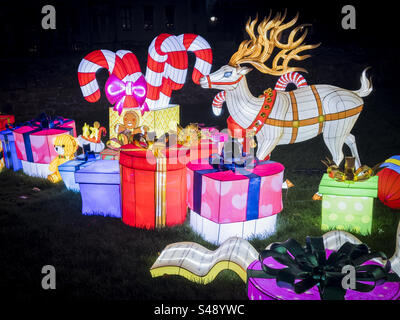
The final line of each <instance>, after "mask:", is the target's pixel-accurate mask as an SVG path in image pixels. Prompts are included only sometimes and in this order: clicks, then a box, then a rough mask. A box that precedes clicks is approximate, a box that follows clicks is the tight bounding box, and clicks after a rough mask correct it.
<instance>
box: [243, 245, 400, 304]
mask: <svg viewBox="0 0 400 320" xmlns="http://www.w3.org/2000/svg"><path fill="white" fill-rule="evenodd" d="M376 259H380V260H381V261H386V264H380V263H379V262H378V260H376ZM349 265H350V266H353V267H354V277H355V278H354V284H353V285H354V286H355V287H350V288H348V289H346V288H345V285H344V284H343V283H347V279H344V277H345V276H346V275H347V274H348V273H347V272H344V271H343V270H344V269H343V267H344V266H349ZM343 279H344V280H345V281H344V282H343ZM247 293H248V297H249V299H250V300H342V299H345V300H398V299H400V278H399V276H398V275H397V274H396V273H394V272H393V271H391V263H390V260H388V259H387V258H386V256H385V255H384V254H383V253H381V252H378V253H370V252H369V249H368V247H367V246H366V245H365V244H352V243H350V242H346V243H345V244H343V245H342V246H341V247H340V248H339V250H337V251H333V250H328V249H325V248H324V244H323V239H322V238H321V237H318V238H311V237H308V238H307V246H306V248H305V249H304V248H302V247H301V246H300V245H299V244H298V243H297V241H295V240H293V239H290V240H288V241H286V242H283V243H274V244H272V245H271V246H270V249H267V250H264V251H262V252H261V253H260V257H259V260H256V261H254V262H253V263H251V264H250V265H249V267H248V269H247Z"/></svg>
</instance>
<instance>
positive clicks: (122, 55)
mask: <svg viewBox="0 0 400 320" xmlns="http://www.w3.org/2000/svg"><path fill="white" fill-rule="evenodd" d="M116 54H117V57H119V59H118V61H120V62H121V63H123V65H124V70H125V73H124V74H121V77H122V78H120V79H121V80H122V81H123V82H128V81H131V82H135V81H136V80H137V79H138V78H139V77H140V76H142V75H143V74H142V72H141V70H140V64H139V61H138V59H137V57H136V55H135V54H134V53H132V52H131V51H128V50H118V51H117V52H116ZM118 78H119V77H118ZM138 106H139V103H138V102H137V101H136V99H135V97H134V96H133V95H126V96H125V100H124V104H123V107H124V108H137V107H138Z"/></svg>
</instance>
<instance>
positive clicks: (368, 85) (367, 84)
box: [353, 67, 372, 97]
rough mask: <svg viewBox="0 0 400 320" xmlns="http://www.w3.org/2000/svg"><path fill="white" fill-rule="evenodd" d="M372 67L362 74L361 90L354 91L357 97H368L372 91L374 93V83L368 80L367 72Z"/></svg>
mask: <svg viewBox="0 0 400 320" xmlns="http://www.w3.org/2000/svg"><path fill="white" fill-rule="evenodd" d="M369 68H370V67H367V68H365V69H364V71H363V72H362V74H361V77H360V81H361V88H360V89H359V90H356V91H353V92H354V93H355V94H356V95H358V96H359V97H366V96H368V95H369V94H370V93H371V91H372V82H371V79H368V78H367V75H366V74H367V70H368V69H369Z"/></svg>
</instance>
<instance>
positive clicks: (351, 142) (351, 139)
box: [344, 133, 361, 169]
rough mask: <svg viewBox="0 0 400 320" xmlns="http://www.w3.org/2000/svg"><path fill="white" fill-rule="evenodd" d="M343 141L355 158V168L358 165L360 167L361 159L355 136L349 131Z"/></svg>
mask: <svg viewBox="0 0 400 320" xmlns="http://www.w3.org/2000/svg"><path fill="white" fill-rule="evenodd" d="M344 143H345V144H347V146H348V147H349V148H350V151H351V155H352V156H353V157H355V158H356V169H358V168H359V167H361V161H360V156H359V155H358V151H357V145H356V138H355V137H354V136H353V135H352V134H351V133H349V134H348V136H347V137H346V139H345V140H344Z"/></svg>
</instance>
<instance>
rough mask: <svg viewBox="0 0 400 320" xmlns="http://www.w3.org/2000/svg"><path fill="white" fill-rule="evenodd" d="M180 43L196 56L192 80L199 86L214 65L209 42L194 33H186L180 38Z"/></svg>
mask: <svg viewBox="0 0 400 320" xmlns="http://www.w3.org/2000/svg"><path fill="white" fill-rule="evenodd" d="M178 39H179V41H181V42H182V43H183V45H184V46H185V48H186V50H187V51H189V52H193V53H194V55H195V56H196V62H195V64H194V68H193V73H192V80H193V82H194V83H196V84H199V81H200V78H202V77H204V76H205V75H208V74H209V73H210V71H211V65H212V59H213V55H212V50H211V47H210V45H209V44H208V42H207V41H206V40H205V39H204V38H203V37H201V36H199V35H197V34H193V33H185V34H181V35H179V36H178Z"/></svg>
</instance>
